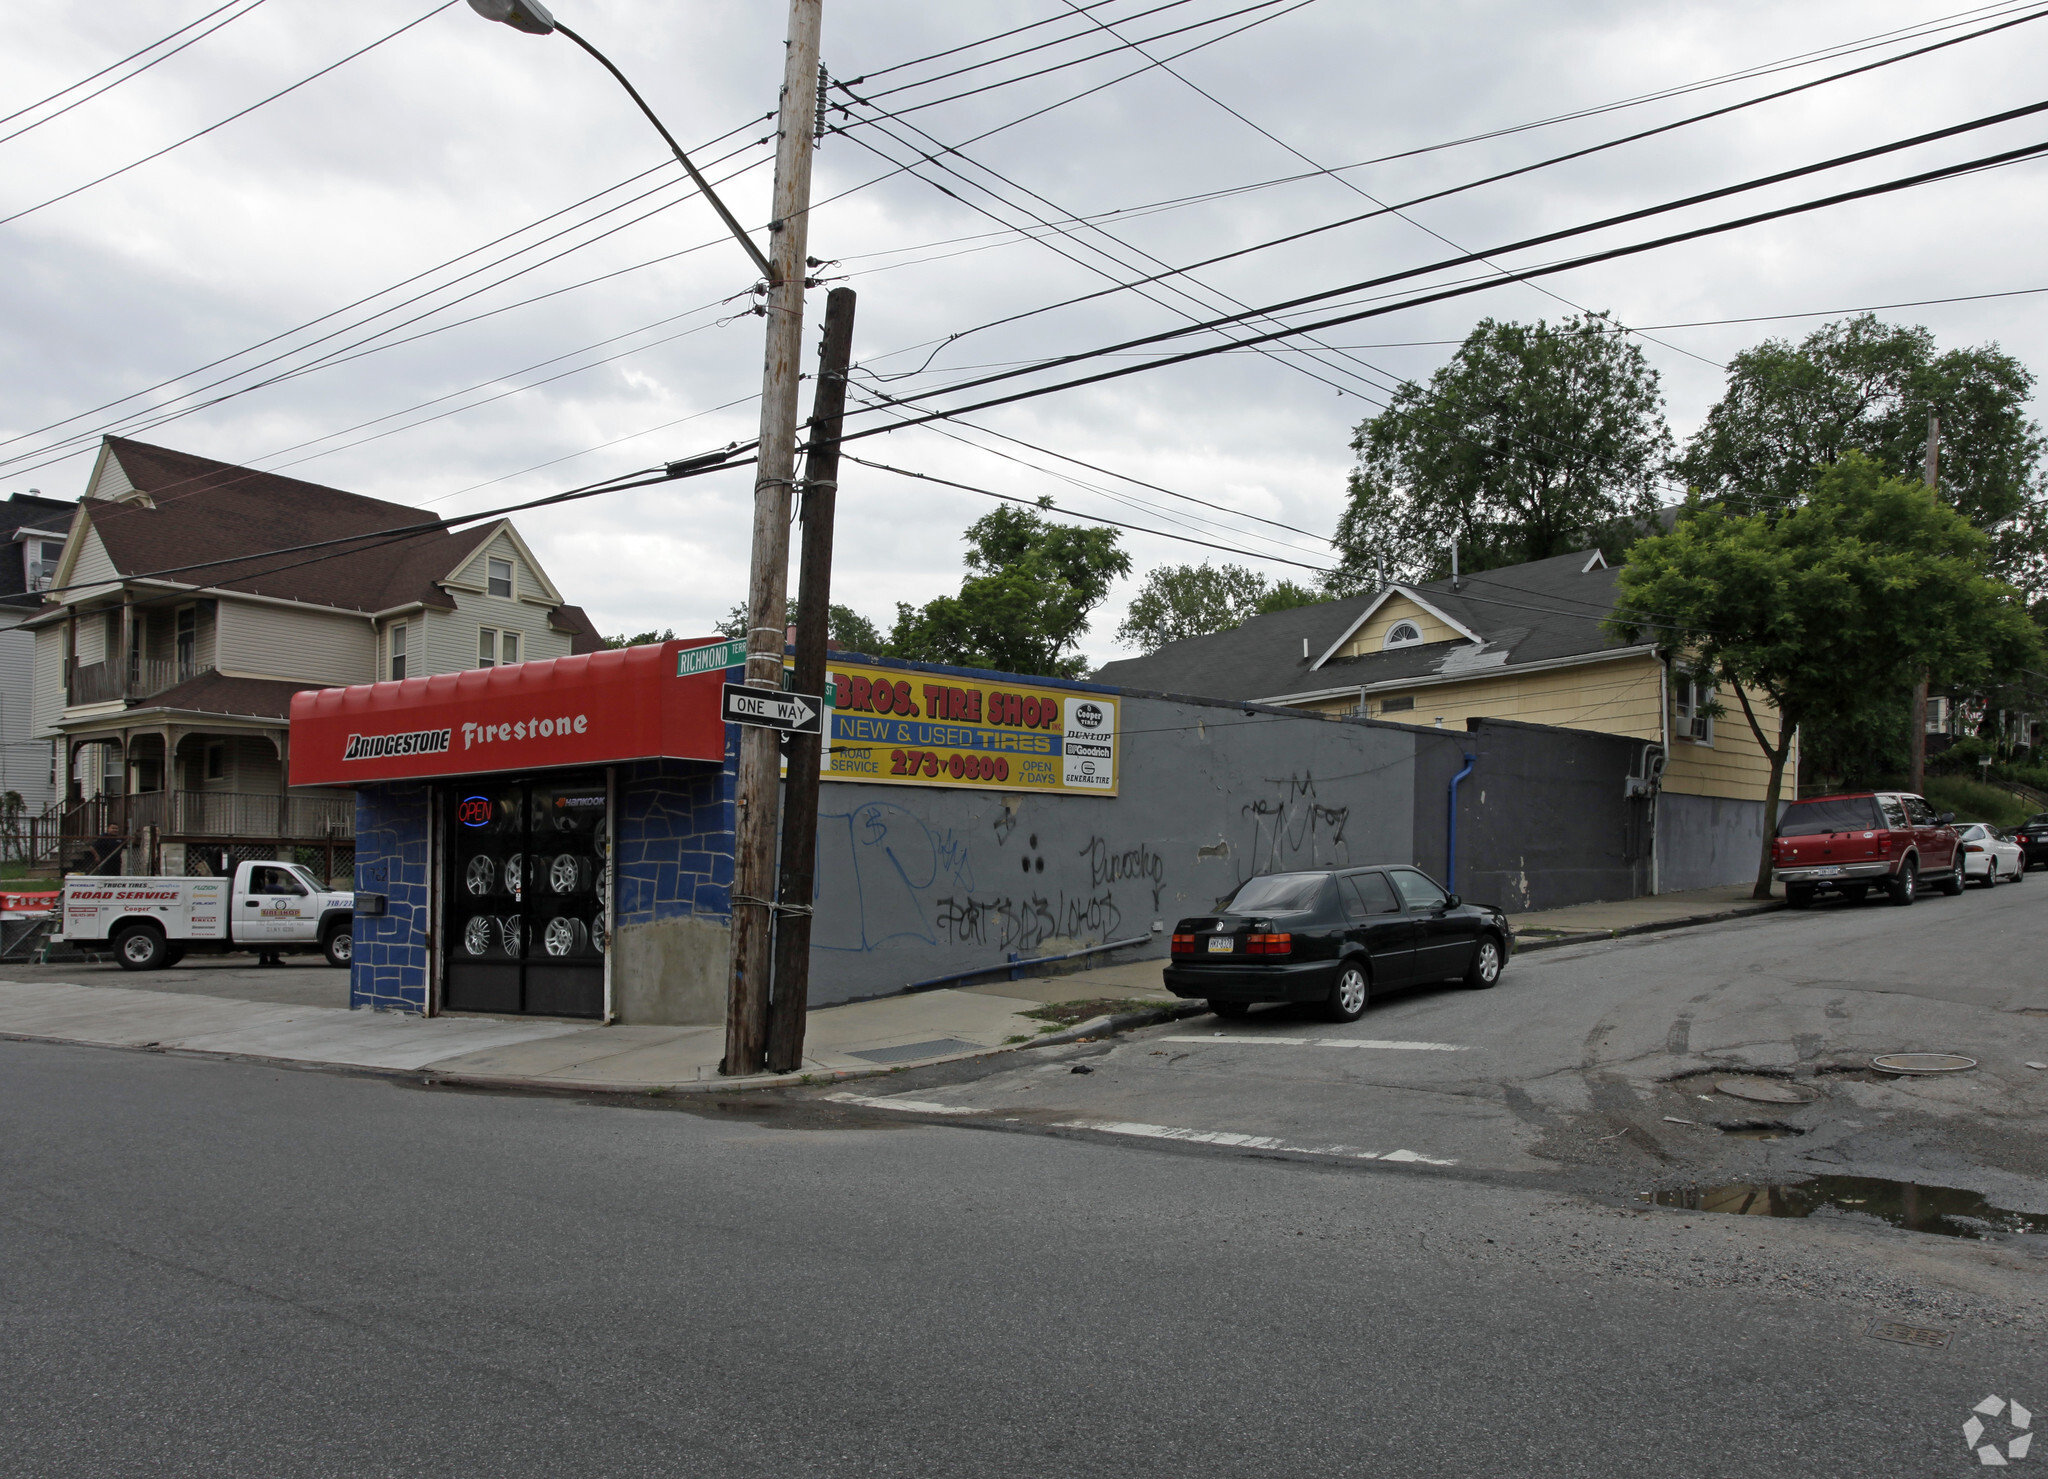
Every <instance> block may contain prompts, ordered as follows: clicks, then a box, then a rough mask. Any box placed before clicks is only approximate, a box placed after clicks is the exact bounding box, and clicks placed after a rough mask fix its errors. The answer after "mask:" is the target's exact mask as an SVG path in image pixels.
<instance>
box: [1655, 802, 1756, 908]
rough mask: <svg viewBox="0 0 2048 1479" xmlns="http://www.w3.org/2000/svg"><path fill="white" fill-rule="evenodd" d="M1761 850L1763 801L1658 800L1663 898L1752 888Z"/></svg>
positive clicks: (1660, 884) (1658, 876)
mask: <svg viewBox="0 0 2048 1479" xmlns="http://www.w3.org/2000/svg"><path fill="white" fill-rule="evenodd" d="M1763 845H1764V804H1763V803H1762V802H1761V801H1726V800H1723V799H1721V798H1720V797H1718V796H1680V795H1677V794H1675V793H1674V792H1670V791H1666V792H1664V793H1662V794H1661V795H1659V796H1658V798H1657V886H1658V888H1659V890H1660V891H1662V892H1664V893H1675V892H1677V891H1678V890H1680V889H1688V888H1711V887H1713V886H1714V885H1716V884H1723V883H1750V882H1753V881H1754V880H1755V878H1756V868H1757V860H1758V859H1759V858H1760V857H1761V856H1762V855H1763Z"/></svg>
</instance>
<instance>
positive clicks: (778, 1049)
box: [768, 288, 854, 1073]
mask: <svg viewBox="0 0 2048 1479" xmlns="http://www.w3.org/2000/svg"><path fill="white" fill-rule="evenodd" d="M853 306H854V292H853V289H852V288H834V289H833V290H832V291H831V292H830V293H828V294H827V295H826V297H825V336H824V342H823V343H822V344H821V345H820V346H819V349H818V389H817V393H816V394H815V395H814V396H813V398H812V400H811V435H810V450H809V452H808V454H807V455H806V457H805V459H804V480H803V508H802V512H801V513H800V514H799V515H798V517H799V518H800V519H801V520H802V522H803V532H804V547H803V555H802V563H801V566H800V568H799V570H798V572H797V579H796V603H797V611H796V671H795V673H794V674H793V675H792V678H793V684H792V686H793V687H794V688H795V689H796V691H797V692H798V693H823V692H824V691H825V659H826V637H827V635H828V633H829V628H830V623H831V617H832V518H833V511H834V508H835V506H836V504H837V502H838V498H839V429H840V425H841V423H842V422H843V421H844V419H845V416H846V367H847V366H848V365H849V364H851V363H852V362H853ZM823 722H824V723H826V724H830V723H831V722H832V714H831V711H830V710H829V709H828V710H827V711H826V713H825V716H824V720H823ZM824 748H825V747H824V741H823V740H822V738H820V737H819V736H818V735H812V734H792V735H791V736H790V737H789V745H788V749H787V751H786V753H787V754H788V756H789V776H788V779H787V781H786V782H785V784H784V787H783V790H784V792H785V796H784V808H785V809H784V812H783V817H782V870H781V878H780V879H779V881H778V883H777V887H776V895H775V901H776V903H777V904H779V905H780V906H781V908H780V909H778V910H777V919H776V925H775V982H774V988H773V989H774V995H773V999H772V1000H771V1001H770V1002H769V1004H768V1071H769V1072H770V1073H794V1072H795V1071H796V1070H797V1069H798V1068H800V1067H801V1066H802V1065H803V1061H804V1014H805V1013H806V1012H807V1011H808V1010H809V1009H810V1004H811V900H812V899H813V897H815V895H816V893H817V889H816V886H815V883H814V874H815V870H816V866H817V857H818V779H819V776H818V772H819V769H820V767H821V764H822V761H823V755H824Z"/></svg>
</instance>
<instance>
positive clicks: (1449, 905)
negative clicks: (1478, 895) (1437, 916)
mask: <svg viewBox="0 0 2048 1479" xmlns="http://www.w3.org/2000/svg"><path fill="white" fill-rule="evenodd" d="M1464 902H1465V901H1464V900H1463V899H1461V898H1459V897H1458V896H1457V895H1456V894H1452V895H1450V896H1449V897H1448V898H1446V899H1445V900H1444V907H1445V908H1446V909H1455V908H1457V907H1458V906H1459V905H1460V904H1462V903H1464Z"/></svg>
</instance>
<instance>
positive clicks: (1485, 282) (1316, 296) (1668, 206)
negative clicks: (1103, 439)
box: [898, 102, 2048, 401]
mask: <svg viewBox="0 0 2048 1479" xmlns="http://www.w3.org/2000/svg"><path fill="white" fill-rule="evenodd" d="M2042 111H2048V102H2041V103H2032V104H2029V105H2027V106H2026V107H2024V108H2016V109H2009V110H2007V111H2005V112H2002V113H1996V114H1992V115H1990V116H1988V117H1985V118H1979V119H1974V120H1972V121H1970V122H1968V123H1961V124H1956V125H1953V126H1952V127H1949V128H1946V129H1938V130H1935V131H1933V132H1931V133H1926V134H1919V135H1915V136H1914V137H1912V138H1908V139H1901V140H1897V141H1895V142H1893V143H1890V144H1881V145H1876V146H1873V147H1872V148H1869V149H1862V150H1857V151H1856V152H1854V153H1852V154H1846V155H1839V156H1836V157H1835V158H1832V159H1826V160H1821V161H1819V162H1818V163H1815V164H1809V165H1801V166H1799V167H1797V168H1795V169H1790V170H1780V171H1777V172H1776V173H1774V174H1770V175H1764V176H1760V177H1758V178H1756V179H1751V180H1745V181H1741V182H1739V183H1737V184H1734V185H1725V186H1722V187H1720V188H1718V189H1715V190H1708V191H1701V192H1698V193H1696V194H1693V195H1688V196H1684V197H1681V198H1679V199H1677V200H1671V201H1666V202H1664V203H1662V204H1659V205H1653V206H1644V207H1641V208H1639V209H1637V210H1633V211H1624V212H1621V213H1619V214H1616V215H1612V216H1606V217H1603V218H1601V219H1599V220H1596V221H1591V222H1587V223H1585V224H1582V225H1579V226H1570V227H1563V228H1560V229H1558V230H1556V231H1549V232H1543V233H1541V234H1539V235H1536V236H1530V237H1524V238H1522V239H1520V240H1519V241H1515V242H1510V243H1508V244H1506V245H1504V246H1499V247H1493V248H1489V249H1488V250H1487V251H1486V252H1485V253H1483V254H1481V253H1465V254H1463V255H1461V256H1458V257H1450V258H1443V259H1440V260H1438V261H1436V262H1431V263H1424V264H1422V265H1421V266H1418V267H1412V268H1406V269H1403V270H1402V271H1399V272H1392V273H1386V274H1383V275H1381V276H1379V277H1374V278H1367V279H1364V280H1363V281H1360V282H1355V283H1348V284H1346V285H1344V286H1342V287H1337V288H1330V289H1325V290H1322V291H1319V292H1314V293H1306V294H1302V295H1300V296H1298V297H1295V298H1290V299H1286V300H1284V301H1282V302H1279V303H1274V304H1269V305H1266V306H1265V307H1262V308H1259V309H1256V310H1252V311H1251V312H1249V313H1243V314H1232V315H1227V316H1224V317H1221V318H1216V319H1211V320H1209V321H1207V322H1205V323H1201V324H1194V325H1190V326H1188V327H1186V328H1179V329H1166V330H1162V331H1160V332H1158V333H1155V334H1148V335H1144V336H1141V337H1139V338H1135V339H1127V340H1123V341H1121V342H1118V343H1115V344H1109V345H1105V346H1103V347H1102V348H1100V349H1095V350H1086V351H1080V352H1077V353H1074V354H1071V355H1061V356H1053V357H1049V358H1047V359H1045V360H1042V361H1040V362H1039V363H1038V364H1037V365H1036V366H1033V367H1029V368H1025V369H1016V370H1005V371H1001V372H998V373H996V374H992V375H986V376H982V377H980V378H979V379H977V380H970V381H966V382H960V383H956V384H953V385H951V386H948V387H946V389H947V391H958V390H962V389H966V388H970V387H973V386H979V385H988V384H993V383H996V382H998V381H1002V380H1011V379H1016V378H1018V377H1020V376H1023V375H1028V374H1033V373H1037V372H1039V371H1042V370H1046V369H1053V368H1057V367H1058V366H1061V365H1064V364H1071V363H1076V362H1078V361H1080V360H1084V359H1092V358H1095V357H1096V356H1098V355H1101V354H1104V353H1108V352H1112V351H1115V350H1123V349H1136V348H1140V347H1143V346H1144V345H1147V344H1157V343H1161V342H1163V341H1166V340H1170V339H1177V338H1184V337H1186V336H1187V335H1189V334H1194V333H1201V332H1204V331H1208V330H1213V329H1216V328H1222V327H1227V326H1229V325H1231V324H1236V323H1241V322H1243V321H1244V320H1246V319H1247V318H1251V317H1269V316H1273V315H1276V314H1280V313H1284V312H1286V311H1289V310H1294V309H1300V308H1303V307H1305V306H1307V305H1311V304H1317V303H1327V302H1328V301H1329V300H1330V299H1333V298H1341V297H1343V296H1345V295H1347V294H1352V293H1359V292H1365V291H1369V290H1371V289H1374V288H1379V287H1383V286H1386V285H1388V284H1390V283H1394V282H1400V281H1404V280H1408V279H1412V278H1416V277H1425V276H1429V275H1432V274H1434V273H1437V272H1440V271H1444V270H1446V269H1448V268H1452V267H1458V266H1464V265H1467V264H1469V263H1472V262H1475V261H1478V260H1479V259H1480V257H1481V256H1482V255H1485V256H1500V255H1504V254H1506V253H1508V252H1514V251H1522V250H1526V249H1528V248H1530V247H1535V246H1543V245H1547V244H1549V243H1551V242H1556V241H1563V240H1567V239H1569V238H1571V237H1575V236H1583V235H1587V234H1589V233H1592V232H1595V231H1602V230H1607V229H1610V228H1612V227H1614V226H1619V225H1625V224H1627V223H1629V222H1631V221H1639V220H1645V219H1648V218H1650V217H1653V216H1658V215H1664V214H1668V213H1670V212H1672V211H1676V210H1683V209H1686V208H1689V207H1691V206H1695V205H1700V204H1704V203H1706V202H1708V201H1713V200H1719V199H1724V198H1726V197H1729V196H1733V195H1738V194H1742V193H1745V192H1748V191H1752V190H1757V189H1762V188H1764V187H1766V186H1769V185H1774V184H1781V183H1783V182H1785V181H1788V180H1793V179H1798V178H1801V177H1803V176H1805V175H1810V174H1814V173H1818V172H1821V171H1825V170H1831V169H1837V168H1840V167H1842V166H1844V165H1847V164H1852V163H1857V162H1860V161H1863V160H1866V159H1872V158H1876V157H1879V156H1881V155H1884V154H1889V153H1895V152H1897V151H1898V150H1901V149H1908V148H1915V147H1918V146H1919V145H1921V144H1925V143H1929V142H1933V141H1935V140H1938V139H1943V138H1949V137H1952V136H1955V135H1958V134H1962V133H1967V132H1970V131H1972V130H1975V129H1981V128H1988V127H1991V126H1993V125H1995V124H1999V123H2005V122H2009V121H2012V120H2014V119H2017V118H2022V117H2026V116H2028V115H2030V114H2034V113H2039V112H2042ZM2044 148H2048V144H2035V145H2028V146H2026V147H2024V148H2021V149H2017V150H2007V151H2004V152H2002V153H1999V154H1992V155H1986V156H1984V157H1982V158H1980V159H1975V160H1970V161H1966V162H1964V163H1961V164H1954V165H1945V166H1942V167H1941V168H1938V169H1934V170H1928V171H1923V172H1922V173H1919V174H1916V175H1909V176H1904V177H1901V178H1899V179H1897V180H1891V181H1886V182H1883V183H1881V184H1878V185H1873V186H1866V187H1862V188H1859V189H1855V190H1849V191H1844V192H1841V193H1840V194H1837V195H1832V196H1826V197H1822V198H1820V199H1817V200H1812V201H1806V202H1802V203H1800V204H1797V205H1793V206H1787V207H1782V208H1779V209H1776V210H1771V211H1764V212H1760V213H1758V214H1755V215H1752V216H1746V217H1742V218H1740V219H1738V220H1734V221H1728V222H1722V223H1718V224H1716V225H1713V226H1708V227H1703V228H1699V229H1697V230H1693V231H1686V232H1679V233H1675V234H1673V235H1671V236H1667V237H1660V238H1657V239H1656V240H1654V241H1650V242H1646V243H1637V244H1634V245H1631V246H1627V247H1621V248H1616V249H1614V250H1612V251H1607V252H1598V253H1593V254H1590V255H1588V256H1585V257H1581V258H1572V259H1567V260H1566V261H1564V262H1561V263H1554V264H1550V265H1548V266H1544V267H1540V268H1535V269H1527V270H1524V271H1522V272H1520V273H1519V276H1523V277H1526V276H1541V275H1549V274H1552V273H1556V272H1562V271H1567V270H1570V268H1572V267H1573V266H1579V265H1587V264H1590V263H1593V262H1601V261H1608V260H1612V259H1613V258H1615V257H1618V256H1628V255H1633V254H1635V253H1638V252H1642V251H1649V250H1652V249H1654V248H1656V247H1659V246H1666V245H1671V244H1674V243H1677V242H1681V241H1690V240H1695V239H1698V238H1699V237H1702V236H1709V235H1715V234H1718V233H1720V232H1723V231H1730V230H1735V229H1738V228H1740V227H1743V226H1749V225H1755V224H1758V223H1761V222H1764V221H1771V220H1777V219H1780V218H1782V217H1785V216H1791V215H1799V214H1803V213H1805V212H1808V211H1813V210H1818V209H1822V208H1824V207H1826V206H1831V205H1838V204H1843V203H1846V202H1848V201H1852V200H1860V199H1865V198H1868V197H1870V196H1874V195H1883V194H1888V193H1891V192H1893V191H1896V190H1903V189H1909V188H1912V187H1913V186H1916V185H1922V184H1927V183H1931V182H1933V181H1935V180H1942V179H1948V178H1951V177H1954V176H1958V175H1963V174H1969V173H1974V172H1976V171H1978V170H1981V169H1987V168H1995V167H1998V166H2001V165H2004V164H2010V163H2016V162H2018V161H2020V160H2022V159H2025V158H2029V157H2031V156H2033V155H2034V154H2036V153H2039V152H2041V150H2043V149H2044ZM1511 280H1515V279H1507V278H1499V277H1490V278H1486V279H1482V280H1481V281H1479V282H1476V283H1467V284H1463V285H1460V286H1456V287H1453V288H1449V289H1443V290H1439V291H1436V292H1433V293H1429V294H1426V295H1423V296H1420V297H1413V298H1408V299H1404V300H1400V301H1398V302H1396V303H1395V304H1393V305H1391V306H1388V307H1381V308H1376V309H1372V310H1369V311H1363V312H1356V313H1352V314H1347V315H1344V316H1342V317H1338V318H1332V319H1326V320H1322V321H1320V322H1317V323H1313V324H1303V325H1298V326H1294V327H1291V328H1288V329H1285V330H1281V331H1278V332H1276V333H1273V334H1265V335H1259V336H1256V337H1255V338H1252V339H1241V340H1234V341H1231V343H1230V344H1227V345H1215V346H1211V347H1209V348H1207V349H1203V350H1199V351H1194V352H1192V353H1190V354H1187V355H1181V356H1176V357H1175V358H1174V359H1173V360H1171V361H1148V362H1147V366H1150V365H1152V364H1161V363H1179V362H1181V361H1182V360H1185V359H1191V358H1201V357H1206V356H1208V355H1212V354H1217V353H1222V352H1226V351H1227V350H1228V349H1230V348H1233V347H1236V346H1240V345H1243V346H1249V345H1252V344H1255V343H1265V342H1269V341H1270V340H1272V339H1274V338H1282V337H1293V336H1294V335H1297V334H1300V333H1303V332H1307V331H1311V330H1316V329H1323V328H1329V327H1332V326H1333V325H1335V324H1339V323H1351V322H1355V321H1357V320H1358V319H1361V318H1370V317H1376V316H1379V315H1380V314H1383V313H1386V312H1392V311H1393V310H1394V308H1397V307H1408V306H1417V305H1420V304H1422V303H1428V302H1438V301H1441V300H1442V299H1444V298H1447V297H1460V296H1464V295H1466V294H1468V293H1471V292H1475V291H1481V290H1484V289H1485V288H1487V287H1491V286H1498V285H1500V284H1501V283H1502V282H1505V281H1511ZM1147 366H1134V367H1131V368H1128V369H1124V370H1117V371H1113V372H1109V373H1108V374H1107V375H1105V376H1102V377H1095V378H1113V377H1114V376H1117V375H1124V374H1131V373H1135V372H1136V371H1137V370H1138V369H1140V368H1145V367H1147ZM1073 383H1085V382H1073ZM937 393H939V392H934V391H925V392H917V393H913V394H910V395H905V396H900V397H898V399H899V400H904V401H915V400H922V399H926V398H928V397H929V396H931V395H933V394H937Z"/></svg>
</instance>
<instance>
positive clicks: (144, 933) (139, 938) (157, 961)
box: [114, 924, 171, 971]
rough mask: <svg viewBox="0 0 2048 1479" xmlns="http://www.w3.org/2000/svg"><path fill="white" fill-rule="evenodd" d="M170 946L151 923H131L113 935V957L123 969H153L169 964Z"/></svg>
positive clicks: (162, 934) (160, 931) (161, 933)
mask: <svg viewBox="0 0 2048 1479" xmlns="http://www.w3.org/2000/svg"><path fill="white" fill-rule="evenodd" d="M170 953H171V952H170V947H169V946H168V945H167V944H166V943H165V942H164V932H163V931H162V930H160V929H158V928H157V927H156V926H155V925H153V924H131V925H127V926H125V927H124V928H123V929H122V930H121V932H120V933H119V934H117V935H115V936H114V959H116V960H118V961H120V962H121V969H122V970H124V971H154V970H160V969H162V968H163V967H164V966H166V965H169V964H170V961H169V960H168V959H167V958H166V957H168V956H169V955H170Z"/></svg>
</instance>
